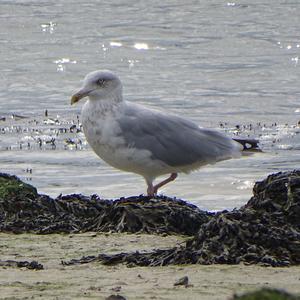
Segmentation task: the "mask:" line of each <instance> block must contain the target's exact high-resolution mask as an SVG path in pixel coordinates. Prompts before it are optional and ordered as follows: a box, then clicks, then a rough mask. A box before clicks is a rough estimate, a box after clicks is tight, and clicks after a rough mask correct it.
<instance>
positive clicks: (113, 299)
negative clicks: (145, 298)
mask: <svg viewBox="0 0 300 300" xmlns="http://www.w3.org/2000/svg"><path fill="white" fill-rule="evenodd" d="M105 300H126V298H125V297H123V296H121V295H110V296H108V297H107V298H105Z"/></svg>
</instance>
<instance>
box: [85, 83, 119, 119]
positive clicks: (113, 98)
mask: <svg viewBox="0 0 300 300" xmlns="http://www.w3.org/2000/svg"><path fill="white" fill-rule="evenodd" d="M89 100H90V101H89V102H90V104H92V105H93V107H94V109H95V110H97V111H101V112H102V113H105V112H112V111H114V110H115V109H116V108H117V107H118V106H119V105H120V104H121V103H122V102H123V96H122V87H121V86H120V87H117V88H115V89H114V90H112V91H110V93H106V94H105V95H101V96H100V95H89Z"/></svg>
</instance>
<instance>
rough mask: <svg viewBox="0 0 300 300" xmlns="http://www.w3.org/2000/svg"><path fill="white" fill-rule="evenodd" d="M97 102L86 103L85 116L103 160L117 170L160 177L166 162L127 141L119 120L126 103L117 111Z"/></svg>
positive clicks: (86, 127)
mask: <svg viewBox="0 0 300 300" xmlns="http://www.w3.org/2000/svg"><path fill="white" fill-rule="evenodd" d="M94 104H95V103H93V102H91V101H87V102H86V103H85V104H84V106H83V108H82V112H81V118H82V125H83V131H84V134H85V136H86V139H87V141H88V143H89V145H90V146H91V147H92V149H93V150H94V151H95V153H96V154H97V155H98V156H99V157H100V158H101V159H103V160H104V161H105V162H107V163H108V164H110V165H111V166H113V167H115V168H117V169H121V170H124V171H128V172H134V173H138V174H140V175H142V176H149V173H150V174H151V173H152V174H153V176H154V175H155V176H156V175H157V174H160V173H161V171H162V170H165V166H164V165H162V162H159V161H154V160H153V159H151V158H150V157H151V152H150V151H148V150H142V149H136V148H134V145H126V144H125V141H124V139H123V138H122V136H121V135H120V133H121V130H120V127H119V125H118V122H117V118H118V116H119V115H120V114H121V113H122V105H125V104H124V103H120V104H118V106H115V107H114V108H113V110H107V109H103V107H102V106H99V105H94ZM163 173H164V172H163Z"/></svg>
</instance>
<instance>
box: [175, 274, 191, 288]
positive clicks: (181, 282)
mask: <svg viewBox="0 0 300 300" xmlns="http://www.w3.org/2000/svg"><path fill="white" fill-rule="evenodd" d="M188 284H189V278H188V277H187V276H184V277H182V278H179V279H178V280H177V281H176V282H175V283H174V286H177V285H184V286H188Z"/></svg>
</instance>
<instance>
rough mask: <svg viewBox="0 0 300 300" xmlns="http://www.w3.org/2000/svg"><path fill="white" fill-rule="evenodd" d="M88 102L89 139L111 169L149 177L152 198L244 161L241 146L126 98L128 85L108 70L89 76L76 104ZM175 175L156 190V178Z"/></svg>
mask: <svg viewBox="0 0 300 300" xmlns="http://www.w3.org/2000/svg"><path fill="white" fill-rule="evenodd" d="M84 97H88V100H87V102H85V104H84V105H83V107H82V111H81V120H82V126H83V131H84V134H85V136H86V139H87V141H88V143H89V144H90V146H91V147H92V149H93V150H94V151H95V153H96V154H97V155H98V156H99V157H100V158H102V159H103V160H104V161H105V162H106V163H108V164H109V165H111V166H113V167H115V168H117V169H120V170H123V171H127V172H133V173H136V174H139V175H141V176H143V177H144V179H145V181H146V183H147V187H148V188H147V194H148V196H154V195H156V194H157V191H158V189H159V188H161V187H162V186H164V185H165V184H167V183H168V182H170V181H173V180H174V179H175V178H176V177H177V174H178V173H180V172H183V173H189V172H191V171H192V170H196V169H198V168H200V167H202V166H204V165H207V164H214V163H216V162H218V161H221V160H226V159H230V158H238V157H240V156H241V151H242V149H243V148H242V147H241V145H240V144H239V143H238V142H236V141H234V140H232V139H231V138H229V137H227V136H226V135H224V134H222V133H220V132H218V131H216V130H212V129H206V128H201V127H199V126H198V125H197V124H195V123H193V122H191V121H189V120H186V119H184V118H182V117H179V116H176V115H173V114H169V113H166V112H162V111H157V110H154V109H150V108H147V107H145V106H142V105H139V104H136V103H132V102H127V101H125V100H124V99H123V93H122V83H121V81H120V79H119V78H118V76H116V75H115V74H114V73H112V72H111V71H108V70H100V71H94V72H91V73H89V74H88V75H86V77H85V79H84V83H83V86H82V88H81V89H80V90H79V91H78V92H77V93H75V94H74V95H73V96H72V98H71V104H74V103H76V102H78V101H79V100H80V99H82V98H84ZM166 174H168V175H169V174H170V176H169V177H168V178H166V179H165V180H163V181H161V182H159V183H158V184H156V185H154V184H153V181H154V180H155V178H156V177H158V176H161V175H166Z"/></svg>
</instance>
